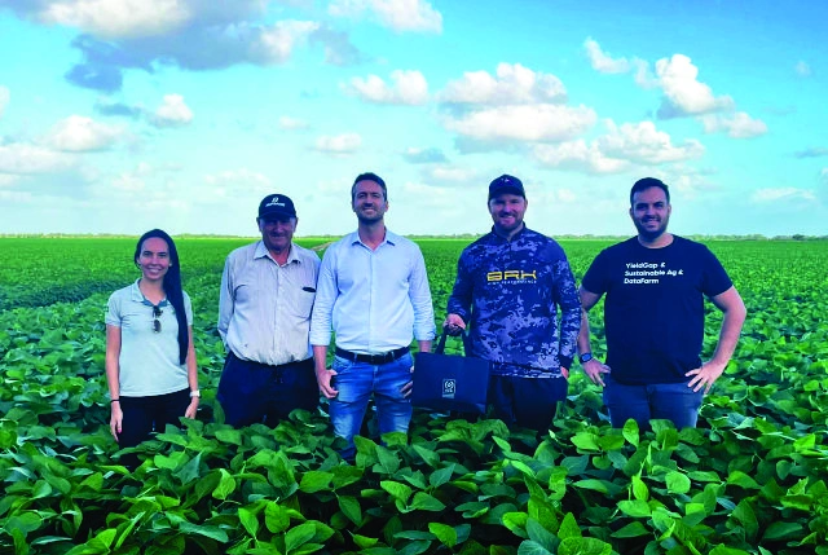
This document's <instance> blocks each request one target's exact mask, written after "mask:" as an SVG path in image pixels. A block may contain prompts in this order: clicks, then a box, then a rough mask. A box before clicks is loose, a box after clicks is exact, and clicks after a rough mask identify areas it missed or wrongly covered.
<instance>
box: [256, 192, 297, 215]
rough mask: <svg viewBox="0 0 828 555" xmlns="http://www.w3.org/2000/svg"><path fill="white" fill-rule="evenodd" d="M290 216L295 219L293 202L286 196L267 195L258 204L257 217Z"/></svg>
mask: <svg viewBox="0 0 828 555" xmlns="http://www.w3.org/2000/svg"><path fill="white" fill-rule="evenodd" d="M266 216H292V217H294V218H295V217H296V208H294V206H293V201H292V200H290V197H288V196H286V195H267V196H266V197H265V198H263V199H262V202H260V203H259V217H260V218H264V217H266Z"/></svg>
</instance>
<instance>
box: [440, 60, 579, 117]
mask: <svg viewBox="0 0 828 555" xmlns="http://www.w3.org/2000/svg"><path fill="white" fill-rule="evenodd" d="M440 99H441V100H442V101H443V102H445V103H448V104H480V105H489V106H505V105H511V104H535V103H554V104H558V103H564V102H566V88H565V87H564V85H563V83H562V82H561V80H560V79H558V78H557V77H555V76H554V75H551V74H547V73H541V72H534V71H532V70H531V69H529V68H526V67H524V66H522V65H520V64H514V65H513V64H507V63H501V64H498V66H497V75H496V76H492V75H491V74H489V73H488V72H486V71H472V72H468V73H465V74H464V75H463V77H462V78H461V79H458V80H456V81H452V82H450V83H449V84H448V85H447V86H446V89H445V90H444V91H443V92H442V94H441V95H440Z"/></svg>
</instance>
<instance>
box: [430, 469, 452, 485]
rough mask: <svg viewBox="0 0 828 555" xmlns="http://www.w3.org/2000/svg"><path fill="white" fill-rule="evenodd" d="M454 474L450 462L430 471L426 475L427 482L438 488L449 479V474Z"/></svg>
mask: <svg viewBox="0 0 828 555" xmlns="http://www.w3.org/2000/svg"><path fill="white" fill-rule="evenodd" d="M453 474H454V464H450V465H448V466H445V467H443V468H441V469H439V470H435V471H434V472H432V473H431V475H430V476H429V477H428V483H429V484H431V487H433V488H439V487H440V486H442V485H443V484H446V483H448V481H449V480H451V476H452V475H453Z"/></svg>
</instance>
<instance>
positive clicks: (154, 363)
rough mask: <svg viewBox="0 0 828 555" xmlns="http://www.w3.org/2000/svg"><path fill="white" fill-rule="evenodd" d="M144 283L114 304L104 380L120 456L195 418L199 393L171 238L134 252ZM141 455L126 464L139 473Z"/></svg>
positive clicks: (116, 296) (152, 236)
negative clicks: (168, 427)
mask: <svg viewBox="0 0 828 555" xmlns="http://www.w3.org/2000/svg"><path fill="white" fill-rule="evenodd" d="M134 260H135V265H136V266H138V268H139V269H140V270H141V277H140V278H138V279H137V280H136V281H135V283H133V284H132V285H130V286H128V287H124V288H123V289H119V290H118V291H115V293H113V294H112V296H111V297H110V298H109V310H108V312H107V315H106V379H107V382H108V383H109V395H110V401H109V402H110V404H111V406H112V416H111V418H110V421H109V427H110V429H111V430H112V435H113V436H114V437H115V440H116V441H117V442H118V444H119V445H120V447H121V448H125V447H134V446H136V445H138V444H139V443H141V442H142V441H144V440H145V439H148V438H149V436H150V433H151V432H152V431H153V430H155V431H164V428H165V427H166V425H167V424H178V419H179V417H181V416H185V417H187V418H195V414H196V410H197V409H198V402H199V398H200V393H199V390H198V374H197V369H196V357H195V348H194V347H193V328H192V322H193V309H192V305H191V304H190V297H189V296H188V295H187V293H185V292H184V291H183V290H182V289H181V267H180V266H179V261H178V251H177V250H176V248H175V243H174V242H173V240H172V238H171V237H170V236H169V235H167V234H166V233H165V232H163V231H161V230H160V229H153V230H152V231H148V232H146V233H145V234H144V235H142V236H141V238H140V239H139V240H138V244H137V245H136V246H135V256H134ZM137 462H138V459H137V457H136V456H135V455H131V456H129V457H128V458H127V457H124V464H125V465H126V466H131V467H134V466H137Z"/></svg>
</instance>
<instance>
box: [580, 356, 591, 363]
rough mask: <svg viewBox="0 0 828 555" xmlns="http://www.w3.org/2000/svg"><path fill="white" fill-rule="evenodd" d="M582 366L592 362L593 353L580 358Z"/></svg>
mask: <svg viewBox="0 0 828 555" xmlns="http://www.w3.org/2000/svg"><path fill="white" fill-rule="evenodd" d="M579 358H580V361H581V364H583V363H585V362H589V361H590V360H592V353H584V354H582V355H581V356H580V357H579Z"/></svg>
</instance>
